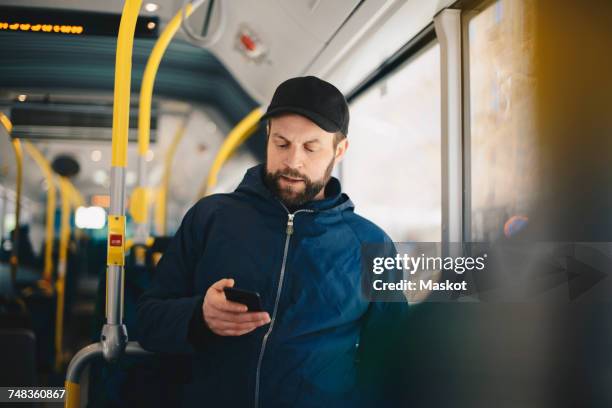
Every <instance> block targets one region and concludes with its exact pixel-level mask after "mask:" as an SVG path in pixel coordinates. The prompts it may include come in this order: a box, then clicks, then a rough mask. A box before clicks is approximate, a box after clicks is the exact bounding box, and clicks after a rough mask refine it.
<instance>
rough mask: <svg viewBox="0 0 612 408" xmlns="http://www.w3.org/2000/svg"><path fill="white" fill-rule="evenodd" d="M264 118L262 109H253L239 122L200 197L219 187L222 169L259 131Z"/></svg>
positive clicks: (225, 143)
mask: <svg viewBox="0 0 612 408" xmlns="http://www.w3.org/2000/svg"><path fill="white" fill-rule="evenodd" d="M262 116H263V111H262V110H261V109H260V108H255V109H253V111H251V113H249V114H248V115H247V116H245V117H244V118H243V119H242V120H241V121H240V122H238V124H237V125H236V126H235V127H234V128H233V129H232V131H231V132H230V133H229V135H227V138H225V140H224V141H223V144H222V145H221V148H220V149H219V153H217V156H216V157H215V160H214V161H213V164H212V166H211V167H210V171H209V172H208V177H207V179H206V180H204V183H202V186H200V192H199V196H200V197H203V196H205V195H208V194H210V192H211V191H212V189H213V188H214V187H215V186H216V185H217V177H218V175H219V172H220V171H221V168H222V167H223V165H224V164H225V162H226V161H227V159H229V157H230V156H231V155H232V154H233V153H234V152H235V151H236V149H238V147H240V145H242V143H244V141H245V140H247V139H248V138H249V136H251V135H252V134H253V133H254V132H255V131H256V130H257V126H258V125H259V120H260V119H261V117H262Z"/></svg>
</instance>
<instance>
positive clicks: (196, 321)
mask: <svg viewBox="0 0 612 408" xmlns="http://www.w3.org/2000/svg"><path fill="white" fill-rule="evenodd" d="M204 204H206V203H204V202H202V201H201V202H199V203H198V204H196V205H195V206H193V207H192V208H191V209H190V210H189V211H188V212H187V214H186V215H185V217H184V218H183V221H182V223H181V226H180V227H179V229H178V231H177V232H176V234H175V236H174V237H173V239H172V241H171V242H170V244H169V246H168V248H167V249H166V252H165V253H164V255H163V256H162V258H161V259H160V261H159V263H158V265H157V268H156V272H155V276H154V278H153V281H152V284H151V286H150V288H149V289H147V290H146V291H145V292H144V293H143V294H142V295H141V297H140V298H139V299H138V304H137V306H136V319H137V320H136V326H137V327H136V332H137V339H138V341H139V343H140V344H141V346H142V347H143V348H145V349H147V350H149V351H153V352H159V353H173V354H190V353H193V352H195V351H197V350H198V348H199V347H201V346H202V342H203V341H205V340H206V339H207V338H208V337H210V336H215V334H213V333H212V332H211V331H210V330H209V329H208V328H207V327H206V325H205V323H204V319H203V316H202V303H203V300H204V293H195V288H194V274H195V268H196V264H197V262H198V259H199V257H200V255H201V254H202V252H203V250H204V246H205V245H206V242H205V241H206V238H205V236H206V235H205V231H207V226H208V225H210V221H211V220H210V218H211V215H210V214H209V212H208V211H206V209H205V208H200V207H204Z"/></svg>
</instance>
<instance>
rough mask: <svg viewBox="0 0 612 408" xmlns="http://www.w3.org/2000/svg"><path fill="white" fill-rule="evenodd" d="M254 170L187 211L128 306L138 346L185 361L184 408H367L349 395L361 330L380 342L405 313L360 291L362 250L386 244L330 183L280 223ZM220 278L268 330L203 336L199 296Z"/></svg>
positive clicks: (277, 207) (279, 208)
mask: <svg viewBox="0 0 612 408" xmlns="http://www.w3.org/2000/svg"><path fill="white" fill-rule="evenodd" d="M263 171H264V166H263V165H258V166H255V167H253V168H251V169H249V170H248V171H247V173H246V175H245V177H244V179H243V181H242V182H241V183H240V185H239V186H238V188H237V189H236V190H235V191H234V192H233V193H229V194H215V195H211V196H208V197H206V198H203V199H201V200H200V201H199V202H198V203H196V204H195V205H194V206H193V207H192V208H191V209H190V210H189V211H188V212H187V214H186V215H185V217H184V219H183V221H182V223H181V226H180V228H179V229H178V231H177V233H176V235H175V236H174V238H173V240H172V242H171V244H170V246H169V247H168V249H167V250H166V252H165V254H164V255H163V257H162V258H161V260H160V261H159V264H158V267H157V272H156V276H155V278H154V281H153V284H152V286H151V288H150V289H149V290H147V291H146V292H145V293H144V294H143V295H142V296H141V297H140V299H139V301H138V305H137V338H138V341H139V342H140V344H141V345H142V346H143V347H144V348H145V349H147V350H151V351H155V352H160V353H172V354H187V355H188V359H189V361H190V366H191V367H190V368H191V379H190V382H189V384H187V385H185V387H184V392H183V406H198V407H204V406H206V407H217V406H229V407H258V408H264V407H265V408H268V407H304V408H306V407H343V406H347V407H348V406H350V407H354V406H357V405H359V403H363V402H364V401H365V399H364V398H365V397H364V395H363V393H362V391H363V389H362V388H363V387H359V386H358V385H357V384H358V381H357V377H358V364H357V360H358V356H359V354H358V351H360V349H363V348H364V347H365V344H364V340H363V336H364V331H366V330H370V332H372V333H373V334H374V337H376V335H381V334H383V332H384V331H387V333H385V335H387V336H388V335H389V332H388V330H389V326H388V325H387V323H393V322H397V319H396V318H397V316H398V315H397V314H398V313H403V311H404V310H405V308H407V303H405V302H403V303H392V302H390V303H378V302H369V301H368V300H367V299H366V298H365V297H364V296H363V295H362V292H361V245H362V243H384V242H390V239H389V237H388V236H387V235H386V234H385V233H384V232H383V231H382V230H381V229H380V228H379V227H377V226H376V225H375V224H373V223H372V222H370V221H368V220H366V219H365V218H363V217H361V216H359V215H357V214H355V213H354V212H353V208H354V206H353V203H352V202H351V200H350V199H349V198H348V196H347V195H346V194H343V193H342V192H341V188H340V183H339V181H338V180H337V179H336V178H333V177H332V178H331V179H330V181H329V182H328V184H327V186H326V188H325V198H324V199H323V200H316V201H311V202H309V203H307V204H305V205H304V206H302V207H301V208H300V209H298V210H295V212H294V213H292V214H289V211H288V210H287V209H286V208H285V207H284V205H283V204H282V203H281V202H280V201H279V200H278V199H277V198H276V197H275V196H274V195H273V194H272V193H271V191H270V190H269V189H268V188H267V187H266V185H265V183H264V180H263ZM223 278H233V279H234V280H235V285H234V286H235V287H237V288H241V289H245V290H251V291H256V292H259V294H260V295H261V298H262V304H263V307H264V309H265V310H266V311H267V312H268V313H269V314H270V317H271V319H272V320H271V322H270V323H269V324H267V325H264V326H261V327H259V328H257V329H255V330H254V331H252V332H250V333H248V334H245V335H242V336H219V335H216V334H214V333H213V332H212V331H211V330H210V329H208V328H207V326H206V324H205V323H204V320H203V317H202V303H203V299H204V294H205V293H206V291H207V289H208V288H209V287H210V286H211V285H212V284H213V283H215V282H216V281H218V280H220V279H223ZM387 338H388V337H387ZM372 344H374V342H372ZM373 353H374V355H375V354H376V351H374V352H373ZM375 358H376V357H375ZM379 406H380V405H379Z"/></svg>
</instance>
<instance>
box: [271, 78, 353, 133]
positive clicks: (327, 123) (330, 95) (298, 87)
mask: <svg viewBox="0 0 612 408" xmlns="http://www.w3.org/2000/svg"><path fill="white" fill-rule="evenodd" d="M283 113H297V114H298V115H302V116H304V117H306V118H308V119H310V120H312V121H313V122H314V123H316V124H317V125H318V126H319V127H320V128H321V129H323V130H325V131H327V132H331V133H334V132H342V133H343V134H344V135H345V136H346V135H347V134H348V125H349V108H348V103H347V102H346V99H345V98H344V95H343V94H342V92H340V91H339V90H338V88H336V87H335V86H333V85H332V84H330V83H329V82H325V81H323V80H322V79H319V78H317V77H314V76H305V77H297V78H291V79H288V80H286V81H285V82H283V83H282V84H280V85H279V86H278V88H276V91H274V96H273V97H272V101H271V102H270V106H268V110H267V111H266V113H265V114H264V115H263V116H262V118H261V120H264V119H269V118H271V117H273V116H277V115H280V114H283Z"/></svg>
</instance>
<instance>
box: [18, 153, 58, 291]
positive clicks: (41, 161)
mask: <svg viewBox="0 0 612 408" xmlns="http://www.w3.org/2000/svg"><path fill="white" fill-rule="evenodd" d="M24 147H25V150H26V151H27V152H28V154H29V155H30V156H31V157H32V159H33V160H34V161H35V162H36V164H37V165H38V167H39V168H40V170H41V172H42V173H43V175H44V176H45V180H46V181H47V185H48V186H49V188H48V190H47V216H46V220H45V266H44V270H43V279H44V280H45V281H46V282H47V283H51V280H52V277H53V240H54V238H55V237H54V235H55V234H54V227H55V206H56V195H57V192H56V189H55V182H54V180H53V171H52V169H51V166H50V165H49V162H48V161H47V159H45V157H44V156H43V155H42V153H41V152H40V151H39V150H38V149H37V148H36V147H35V146H34V145H33V144H31V143H30V142H27V141H26V142H25V143H24Z"/></svg>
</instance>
